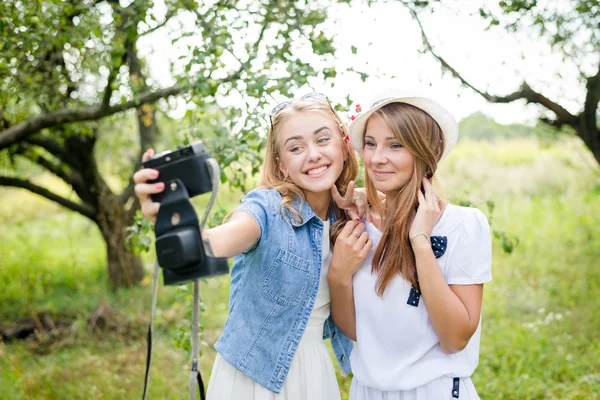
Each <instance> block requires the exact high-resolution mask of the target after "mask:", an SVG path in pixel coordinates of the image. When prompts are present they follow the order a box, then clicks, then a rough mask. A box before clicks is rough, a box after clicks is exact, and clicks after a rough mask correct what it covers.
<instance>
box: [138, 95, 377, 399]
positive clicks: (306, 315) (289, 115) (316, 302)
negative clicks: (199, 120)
mask: <svg viewBox="0 0 600 400" xmlns="http://www.w3.org/2000/svg"><path fill="white" fill-rule="evenodd" d="M270 118H271V129H270V131H269V136H268V143H267V150H266V156H265V163H264V168H263V172H262V182H261V187H260V188H258V189H255V190H253V191H251V192H250V193H248V194H247V195H246V196H245V197H244V199H243V200H242V204H241V205H240V206H239V207H238V208H237V210H236V212H235V213H234V214H233V215H232V217H231V218H230V220H229V221H228V222H226V223H224V224H223V225H220V226H218V227H215V228H212V229H208V230H206V231H204V232H203V236H204V237H206V238H208V239H209V240H210V242H211V246H212V249H213V252H214V253H215V255H216V256H218V257H234V262H233V266H232V269H231V289H230V300H229V317H228V319H227V321H226V323H225V327H224V329H223V334H222V335H221V337H220V338H219V339H218V341H217V343H216V344H215V348H216V350H217V352H218V354H217V357H216V360H215V364H214V366H213V371H212V374H211V379H210V383H209V387H208V392H207V398H208V399H209V400H225V399H226V400H242V399H243V400H253V399H254V400H284V399H285V400H335V399H339V398H340V393H339V387H338V384H337V380H336V376H335V372H334V369H333V365H332V362H331V358H330V356H329V353H328V351H327V348H326V347H325V345H324V342H323V339H325V338H331V341H332V347H333V350H334V352H335V355H336V357H337V359H338V361H339V362H340V364H341V366H342V369H343V371H344V372H345V373H348V372H349V371H350V366H349V357H350V352H351V351H352V348H353V342H352V340H350V339H348V338H346V337H345V336H344V335H343V334H342V332H341V331H339V329H338V328H337V327H336V326H335V325H334V324H333V322H332V320H331V318H330V308H329V303H330V299H329V288H328V285H327V270H328V264H329V260H330V259H331V257H332V252H331V246H330V244H329V243H330V242H329V231H330V226H331V225H335V226H332V233H334V234H335V235H336V236H337V237H338V238H342V239H346V238H347V237H348V236H352V237H360V242H359V243H357V245H356V246H355V247H356V249H357V250H360V251H356V255H357V256H358V257H360V256H362V257H363V258H364V257H366V255H367V254H368V251H369V249H370V246H371V242H370V239H369V238H368V236H367V235H366V234H364V235H362V229H363V228H364V224H363V223H359V222H357V221H350V222H349V223H348V224H345V222H346V221H347V217H346V216H345V213H342V212H341V211H340V209H339V208H338V207H337V206H336V205H335V203H334V202H333V201H332V192H331V189H332V187H335V188H336V191H339V192H341V193H345V192H346V189H347V187H348V184H349V182H350V181H352V180H354V179H355V178H356V176H357V174H358V161H357V158H356V154H355V152H354V151H353V150H352V147H351V146H350V145H349V142H348V140H349V139H348V136H347V128H346V126H345V125H344V123H343V122H342V120H341V119H340V117H339V116H338V115H337V113H335V111H334V110H333V109H332V108H331V106H330V104H329V102H328V101H327V99H326V98H325V97H324V96H323V95H320V94H311V95H307V96H304V97H303V98H301V99H298V100H293V101H287V102H285V103H282V104H280V105H279V106H277V107H276V108H275V109H273V111H272V113H271V115H270ZM152 155H153V152H152V151H151V150H150V151H148V152H146V154H144V160H145V159H149V158H151V156H152ZM157 176H158V173H157V171H153V170H148V169H142V170H140V171H138V172H137V173H136V174H135V176H134V180H135V182H136V183H137V185H136V194H137V195H138V197H139V198H140V202H141V205H142V211H143V213H144V215H145V216H146V217H148V218H149V219H151V220H154V218H155V216H156V214H157V212H158V207H159V205H158V204H157V203H152V201H151V200H150V198H149V195H150V194H152V193H158V192H160V191H162V190H163V189H164V185H162V184H160V183H158V184H153V185H151V184H148V183H147V181H148V180H149V179H153V178H156V177H157ZM336 194H337V193H336ZM336 221H337V223H336ZM342 227H343V229H342ZM340 242H342V240H340Z"/></svg>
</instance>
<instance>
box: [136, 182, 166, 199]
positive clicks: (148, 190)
mask: <svg viewBox="0 0 600 400" xmlns="http://www.w3.org/2000/svg"><path fill="white" fill-rule="evenodd" d="M133 190H134V191H135V194H136V195H137V196H138V197H140V198H141V197H142V196H148V195H151V194H156V193H160V192H162V191H163V190H165V184H164V183H163V182H158V183H138V184H137V185H135V186H134V187H133Z"/></svg>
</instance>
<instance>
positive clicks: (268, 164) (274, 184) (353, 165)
mask: <svg viewBox="0 0 600 400" xmlns="http://www.w3.org/2000/svg"><path fill="white" fill-rule="evenodd" d="M306 111H313V112H320V113H322V114H323V115H325V116H327V117H328V118H331V120H332V121H333V122H334V123H335V125H336V126H337V127H338V128H339V132H340V135H341V137H342V146H347V150H348V151H347V158H346V161H345V162H344V166H343V168H342V173H341V174H340V176H339V177H338V179H337V180H336V182H335V186H336V187H337V190H338V191H339V192H340V194H341V195H342V196H343V195H344V194H345V193H346V189H347V188H348V183H349V182H350V181H352V180H356V177H357V176H358V158H357V155H356V152H355V151H354V149H353V148H352V146H350V145H349V142H348V141H347V140H345V138H346V136H347V135H348V128H347V127H346V125H345V124H344V122H343V121H342V119H341V118H340V116H339V115H338V114H337V113H336V112H335V111H334V110H333V109H332V108H331V106H330V105H329V104H328V103H321V102H309V101H301V100H294V101H293V102H292V103H291V104H290V105H289V106H287V107H286V108H284V109H282V110H281V111H279V112H278V113H277V114H275V115H274V116H273V117H272V120H271V128H270V129H269V136H268V141H267V152H266V156H265V162H264V166H263V172H262V179H261V182H260V185H261V187H265V188H273V189H275V190H277V191H278V192H279V193H281V197H282V200H281V204H280V212H281V215H282V216H284V217H285V214H284V213H283V211H284V209H287V210H289V211H290V213H291V215H292V216H293V218H295V219H296V220H297V222H302V217H301V215H300V212H299V210H296V209H294V207H293V206H292V202H293V201H294V199H295V198H299V199H302V200H303V201H304V200H305V198H304V194H303V192H302V189H300V188H299V187H298V186H296V184H294V183H293V182H292V181H291V180H290V179H289V177H288V176H287V175H286V174H284V173H283V172H282V171H281V169H280V168H279V164H280V158H281V157H280V154H279V146H278V142H277V139H278V137H279V131H280V127H281V126H282V125H283V123H284V122H285V121H287V120H288V119H289V118H292V117H293V116H294V115H295V114H297V113H299V112H306ZM333 207H334V212H335V215H336V217H337V218H338V221H337V222H336V223H335V224H333V226H332V227H331V231H330V235H331V243H332V245H333V243H335V238H336V237H337V235H338V234H339V231H340V230H341V228H342V227H343V225H344V224H345V222H346V221H347V220H348V217H347V216H346V213H345V212H342V211H341V210H340V209H339V207H338V206H337V205H336V204H335V202H334V204H333Z"/></svg>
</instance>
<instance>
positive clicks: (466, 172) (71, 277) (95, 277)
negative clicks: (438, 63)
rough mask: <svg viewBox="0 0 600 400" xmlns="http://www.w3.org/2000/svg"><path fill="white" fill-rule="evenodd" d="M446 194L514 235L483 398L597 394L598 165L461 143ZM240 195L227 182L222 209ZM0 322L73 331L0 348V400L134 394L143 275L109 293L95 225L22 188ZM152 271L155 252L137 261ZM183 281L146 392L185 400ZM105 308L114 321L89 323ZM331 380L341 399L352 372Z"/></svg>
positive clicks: (483, 361)
mask: <svg viewBox="0 0 600 400" xmlns="http://www.w3.org/2000/svg"><path fill="white" fill-rule="evenodd" d="M440 175H441V177H442V178H443V179H442V180H441V184H442V186H443V188H444V191H445V194H446V195H447V196H448V197H449V198H450V199H451V201H453V202H458V201H460V200H465V199H468V200H470V201H472V202H473V203H474V204H475V205H477V206H479V207H480V208H481V209H482V210H484V211H486V212H487V207H486V206H485V202H486V201H487V200H493V201H494V204H495V209H494V212H493V214H492V215H491V221H492V227H493V228H494V229H496V230H499V231H504V232H506V233H507V234H508V235H511V236H516V237H518V239H519V245H518V246H517V247H516V249H515V251H514V252H513V253H512V254H507V253H504V252H503V251H502V247H501V244H500V242H499V241H494V263H493V280H492V282H491V283H489V284H487V285H486V287H485V290H484V307H483V328H482V329H483V331H482V341H481V357H480V364H479V367H478V369H477V370H476V372H475V374H474V376H473V380H474V382H475V385H476V387H477V389H478V392H479V394H480V396H481V398H482V399H484V400H488V399H515V400H516V399H519V400H521V399H561V400H563V399H566V400H569V399H600V344H599V343H600V279H599V278H598V273H597V268H598V266H600V261H598V260H600V173H599V172H598V168H597V166H596V165H595V161H593V159H592V158H591V156H590V155H589V153H587V152H586V151H585V149H584V148H583V146H582V145H581V144H580V143H579V142H578V141H576V140H573V139H565V140H562V141H561V142H558V143H555V144H552V145H549V146H548V145H545V146H543V147H542V146H540V145H539V144H538V143H537V142H536V141H535V140H531V139H529V140H524V139H515V140H510V141H498V142H481V143H478V142H469V141H465V142H461V143H460V144H459V146H457V148H456V150H455V151H454V152H453V154H452V155H451V156H450V158H449V159H448V160H447V162H445V163H444V164H442V166H441V167H440ZM238 200H239V196H238V195H236V194H235V193H231V192H229V191H224V192H223V193H222V195H221V197H220V202H221V204H222V205H224V206H225V207H230V206H231V205H232V204H235V203H236V202H237V201H238ZM0 227H1V228H0V254H1V258H0V267H1V268H0V321H2V323H1V324H0V326H5V325H6V324H11V323H14V322H16V321H17V320H18V319H19V318H20V317H24V316H25V317H26V316H28V315H30V313H31V312H42V311H45V312H49V313H50V314H51V315H52V317H53V318H55V319H56V320H60V319H61V318H64V319H71V320H74V321H76V323H75V324H74V325H73V328H72V330H71V332H70V333H68V334H63V335H62V336H57V337H48V336H42V337H38V338H36V339H29V340H26V341H20V342H11V343H4V344H1V343H0V398H1V399H5V398H6V399H15V400H18V399H30V398H31V399H79V398H86V399H87V398H104V399H131V398H139V397H141V391H142V387H143V373H144V366H145V328H146V323H147V321H148V320H149V313H148V308H149V304H150V295H151V293H150V289H151V287H150V286H151V285H150V283H151V282H150V280H149V279H146V280H145V281H144V282H143V285H142V286H141V287H139V288H135V289H132V290H123V291H118V292H112V291H110V290H109V284H108V281H107V278H106V273H105V269H104V268H105V267H104V244H103V243H102V239H101V237H100V234H99V232H98V230H97V228H96V227H95V226H93V225H92V224H91V223H89V222H88V221H86V220H85V219H84V218H82V217H80V216H78V215H75V214H73V213H70V212H66V211H64V210H62V209H61V208H59V207H58V206H55V205H53V204H52V203H49V202H47V201H44V200H43V199H39V198H38V197H36V196H33V195H30V194H28V193H26V192H24V191H19V190H7V189H0ZM145 261H146V262H147V264H148V265H149V266H150V265H151V264H152V261H153V260H152V255H148V256H145ZM201 291H202V295H203V300H204V304H205V306H206V308H207V311H206V312H204V313H203V314H202V319H203V321H202V322H203V326H204V332H203V349H202V351H203V355H202V357H201V370H202V372H203V374H204V377H205V378H208V375H209V373H210V369H211V366H212V361H213V359H214V356H215V352H214V350H213V349H212V344H213V343H214V342H215V341H216V340H217V338H218V337H219V335H220V333H221V331H222V327H223V323H224V321H225V319H226V317H227V298H228V292H229V282H228V277H220V278H215V279H210V280H208V281H206V282H203V283H202V289H201ZM188 300H189V287H188V288H187V292H186V291H185V290H184V289H182V288H179V289H178V288H174V287H160V295H159V304H158V313H157V317H156V321H157V322H156V325H157V326H156V345H155V352H154V360H153V370H152V383H151V392H150V398H153V399H184V398H187V381H188V365H189V357H188V353H187V352H186V351H185V350H183V349H181V348H180V347H178V346H176V344H175V343H176V342H181V341H182V340H183V341H184V343H185V340H186V337H185V335H186V334H188V335H189V329H188V326H189V321H188V319H187V315H188V313H189V306H188V304H189V303H188ZM101 305H104V306H106V307H109V308H110V309H111V310H113V313H114V320H115V321H117V322H116V323H115V324H114V325H113V326H111V327H110V328H108V329H103V330H96V331H94V330H91V329H90V328H89V324H88V318H89V316H90V315H91V314H92V313H93V312H94V311H95V310H96V309H97V308H98V307H99V306H101ZM338 377H339V382H340V386H341V390H342V393H343V398H347V392H348V388H349V385H350V378H347V377H342V375H341V374H340V373H339V370H338Z"/></svg>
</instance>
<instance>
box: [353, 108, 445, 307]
mask: <svg viewBox="0 0 600 400" xmlns="http://www.w3.org/2000/svg"><path fill="white" fill-rule="evenodd" d="M375 115H376V116H378V117H379V118H381V120H382V121H383V122H384V123H385V124H386V125H387V126H388V128H389V129H390V131H391V132H392V133H393V134H394V136H395V137H396V139H398V141H400V143H401V144H402V145H403V146H404V147H405V148H406V149H407V150H408V151H410V152H411V153H412V154H413V156H414V160H415V161H414V168H413V174H412V177H411V178H410V180H409V181H408V182H407V184H406V185H405V186H404V187H402V188H401V189H400V190H399V192H398V194H397V198H396V199H395V202H393V204H395V209H393V210H392V209H388V210H385V207H384V205H383V204H382V203H381V201H380V199H379V196H378V195H377V191H376V189H375V186H374V185H373V182H372V181H371V180H370V179H369V176H368V175H365V183H366V187H367V199H368V201H369V203H370V204H372V206H373V207H374V208H375V210H376V211H377V212H378V213H379V215H381V216H384V217H385V220H384V221H385V222H384V225H383V229H382V236H381V240H380V242H379V244H378V246H377V248H376V250H375V254H374V256H373V263H372V271H373V272H376V273H377V286H376V291H377V294H378V295H379V296H383V293H384V292H385V288H386V287H387V286H388V285H389V283H390V282H391V280H392V279H393V278H394V277H395V276H397V275H398V274H400V275H401V276H402V277H403V278H404V279H405V280H407V281H408V282H410V283H411V284H412V285H413V286H414V287H415V288H419V283H418V281H417V266H416V261H415V254H414V252H413V250H412V247H411V245H410V240H409V237H408V232H409V230H410V225H411V223H412V221H413V219H414V217H415V214H416V210H417V207H418V205H419V202H418V197H417V194H418V191H419V190H420V189H421V184H422V178H423V177H424V176H427V177H428V178H431V179H433V178H434V177H435V172H436V170H437V166H438V161H439V159H440V157H441V155H442V154H443V152H444V145H445V143H444V136H443V134H442V130H441V128H440V126H439V125H438V124H437V122H436V121H435V120H434V119H433V118H432V117H431V116H430V115H429V114H427V113H426V112H425V111H423V110H421V109H420V108H417V107H415V106H412V105H410V104H406V103H391V104H388V105H386V106H383V107H381V108H380V109H378V110H377V111H376V112H375V113H373V116H375ZM373 116H371V118H373ZM363 146H364V134H363ZM444 202H445V200H442V203H444Z"/></svg>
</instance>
